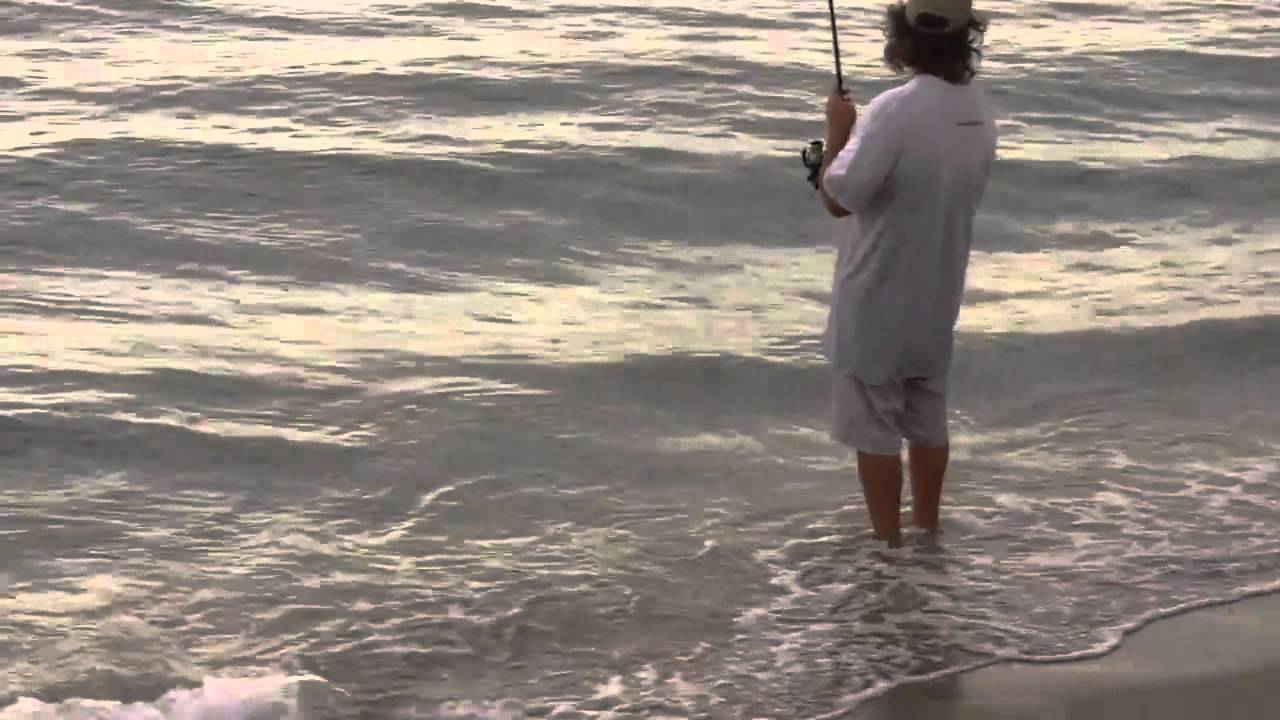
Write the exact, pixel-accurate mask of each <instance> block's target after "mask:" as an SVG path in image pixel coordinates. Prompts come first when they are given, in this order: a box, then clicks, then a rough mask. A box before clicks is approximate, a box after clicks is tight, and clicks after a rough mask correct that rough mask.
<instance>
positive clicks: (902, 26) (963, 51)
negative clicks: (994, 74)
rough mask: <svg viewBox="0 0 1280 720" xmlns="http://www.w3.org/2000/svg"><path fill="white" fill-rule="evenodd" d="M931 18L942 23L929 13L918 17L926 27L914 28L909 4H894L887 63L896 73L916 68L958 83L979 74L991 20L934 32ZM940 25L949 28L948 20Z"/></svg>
mask: <svg viewBox="0 0 1280 720" xmlns="http://www.w3.org/2000/svg"><path fill="white" fill-rule="evenodd" d="M930 21H937V22H938V23H942V21H941V19H940V18H936V17H934V16H932V15H927V14H925V15H921V16H920V17H919V18H917V22H919V23H920V24H921V26H922V27H921V28H915V27H912V26H911V23H909V22H907V10H906V6H905V5H904V4H903V3H901V2H898V3H895V4H893V5H890V6H889V7H888V8H887V9H886V11H885V21H884V37H885V45H884V62H885V64H886V65H888V66H889V67H890V68H892V69H893V70H894V71H895V72H906V71H907V70H912V71H914V72H916V73H924V74H928V75H935V76H937V77H939V78H942V79H943V80H946V81H947V82H949V83H952V84H956V85H963V84H965V83H967V82H969V81H970V80H972V79H973V78H974V77H976V76H977V75H978V62H979V61H980V60H981V59H982V39H983V35H984V34H985V33H986V32H987V23H986V22H985V21H983V20H979V19H978V18H977V17H973V18H971V19H970V20H969V24H968V26H967V27H965V28H964V29H962V30H955V31H952V32H936V31H934V32H930V31H929V30H928V27H929V24H930ZM938 27H945V23H942V24H940V25H938Z"/></svg>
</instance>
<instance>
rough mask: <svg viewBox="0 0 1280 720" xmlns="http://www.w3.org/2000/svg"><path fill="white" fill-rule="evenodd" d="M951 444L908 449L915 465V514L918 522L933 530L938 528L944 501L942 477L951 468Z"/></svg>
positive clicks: (913, 496) (920, 526)
mask: <svg viewBox="0 0 1280 720" xmlns="http://www.w3.org/2000/svg"><path fill="white" fill-rule="evenodd" d="M950 449H951V448H950V446H949V445H943V446H942V447H937V448H928V447H922V446H919V445H910V446H909V447H908V450H907V456H908V463H909V464H910V468H911V515H912V520H913V521H914V523H915V526H916V527H918V528H920V529H922V530H925V531H926V532H930V533H937V532H938V508H939V506H941V504H942V478H943V476H944V475H945V474H946V472H947V459H948V457H949V456H950Z"/></svg>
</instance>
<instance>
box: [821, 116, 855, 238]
mask: <svg viewBox="0 0 1280 720" xmlns="http://www.w3.org/2000/svg"><path fill="white" fill-rule="evenodd" d="M851 131H852V128H850V130H846V131H844V132H840V131H839V130H838V129H837V128H830V129H828V131H827V140H826V149H825V150H824V151H823V153H822V168H821V169H820V170H818V195H819V197H821V198H822V206H823V207H824V208H826V209H827V213H829V214H830V215H831V217H837V218H842V217H848V216H849V215H851V214H852V213H850V212H849V211H848V210H845V209H844V208H843V207H841V206H840V203H838V202H836V201H835V199H834V198H832V197H831V196H830V195H828V194H827V189H826V187H825V182H826V175H827V168H829V167H831V163H832V162H833V161H834V160H835V159H836V156H837V155H839V154H840V151H841V150H843V149H844V146H845V144H846V143H848V142H849V133H850V132H851Z"/></svg>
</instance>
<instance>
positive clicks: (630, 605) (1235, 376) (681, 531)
mask: <svg viewBox="0 0 1280 720" xmlns="http://www.w3.org/2000/svg"><path fill="white" fill-rule="evenodd" d="M838 5H840V21H841V36H842V47H843V49H844V51H845V64H846V70H847V75H848V77H849V81H850V83H851V86H852V88H853V93H854V97H855V99H857V100H858V101H860V102H866V101H867V100H868V99H869V98H870V97H872V96H873V95H874V94H875V93H876V92H879V91H881V90H883V89H885V88H887V87H890V86H891V85H892V84H893V83H895V82H899V80H898V79H897V78H895V77H893V76H892V75H891V74H890V73H889V72H888V71H887V70H886V69H884V68H883V67H882V65H881V64H880V63H879V61H878V58H879V54H880V35H879V30H878V22H879V14H880V12H881V10H882V8H881V6H880V4H877V3H871V4H867V3H861V4H857V5H855V4H853V3H847V2H846V3H838ZM708 7H713V9H707V8H708ZM980 8H981V9H982V10H984V11H985V13H986V14H987V16H988V17H989V18H990V20H991V29H990V32H989V34H988V37H987V44H988V55H987V57H986V59H985V60H984V62H983V66H982V68H983V73H984V78H985V82H986V83H987V85H988V87H989V89H990V92H991V94H992V96H993V98H994V100H995V102H996V103H997V105H998V107H999V108H1000V112H1001V131H1002V140H1001V147H1000V160H999V163H998V165H997V168H996V170H995V176H994V179H993V184H992V187H991V189H990V191H989V192H988V195H987V202H986V205H985V207H984V208H983V212H982V215H981V217H980V219H979V222H978V238H977V241H976V247H975V251H974V255H973V260H972V265H971V271H970V275H969V291H968V294H967V297H966V306H965V308H964V310H963V312H962V315H961V319H960V327H959V331H960V336H959V341H958V343H959V347H958V351H957V358H956V365H955V369H954V373H953V376H952V384H953V386H954V392H953V397H952V399H951V410H950V412H951V422H952V428H953V433H954V441H955V447H954V451H953V453H954V461H953V466H952V470H951V473H950V475H949V480H948V496H947V502H946V506H945V509H944V512H945V520H944V541H943V543H942V546H941V547H940V548H928V547H925V546H921V545H915V544H911V545H909V546H908V547H907V548H905V549H903V550H901V551H898V552H894V553H883V552H881V551H876V550H874V549H873V548H872V546H871V545H870V544H869V543H868V542H867V540H866V536H867V532H868V525H867V520H866V517H865V514H864V512H863V510H862V507H861V497H860V494H859V490H858V486H857V481H856V476H855V475H854V472H853V468H852V465H851V462H850V458H849V457H848V456H847V455H846V454H845V453H844V452H843V451H841V450H840V449H839V448H837V447H836V446H834V445H833V444H832V443H831V442H830V441H829V440H828V439H827V438H826V427H827V426H826V421H827V418H826V413H827V402H828V384H827V378H828V375H827V372H828V371H827V369H826V366H825V364H824V362H823V359H822V357H821V356H820V349H819V337H820V333H821V330H822V325H823V321H824V319H825V312H826V303H827V298H828V289H829V281H830V273H831V268H832V262H833V250H832V241H833V238H834V234H833V233H834V232H835V227H836V226H835V222H834V221H833V220H831V219H830V218H828V217H826V216H825V215H824V214H823V213H822V211H821V208H820V205H819V204H818V203H817V201H816V199H815V197H814V195H813V192H812V189H811V188H810V187H809V186H808V185H807V183H806V182H805V180H804V169H803V168H802V167H801V165H800V163H799V150H800V148H801V147H802V146H803V144H804V143H805V142H806V141H808V140H809V139H811V138H815V137H820V136H821V134H822V126H821V107H822V101H823V97H824V95H825V92H826V90H827V88H828V87H829V84H830V76H829V72H830V58H829V44H828V43H829V35H828V34H827V27H826V6H825V3H822V2H820V0H812V1H809V0H806V1H805V2H799V1H798V0H725V1H724V2H720V3H715V4H713V5H712V6H708V5H707V4H706V3H694V2H690V1H689V0H656V1H654V0H651V1H648V2H638V1H635V0H631V1H628V2H622V1H620V0H592V1H591V2H586V1H584V0H561V1H560V2H555V3H548V2H536V1H534V0H512V1H510V2H501V3H498V2H489V1H487V0H486V1H484V2H481V1H474V2H454V1H448V0H441V1H439V2H409V1H404V0H380V1H378V2H367V1H365V0H347V1H346V2H336V0H262V1H255V2H252V3H251V2H245V1H241V0H206V1H201V2H198V1H174V2H163V1H161V0H65V1H55V0H24V1H18V2H13V1H8V2H0V47H2V50H3V57H4V63H3V66H2V67H0V92H3V94H4V98H5V102H4V103H3V105H2V106H0V145H2V146H3V154H2V155H0V162H2V163H3V168H4V176H5V179H6V181H5V182H3V183H0V257H2V258H3V266H2V268H0V478H3V479H2V481H0V719H3V720H36V719H40V720H54V719H56V720H68V719H72V718H74V719H77V720H88V719H90V718H93V719H95V720H98V719H101V720H154V719H158V718H165V719H170V720H214V719H215V718H216V719H217V720H266V719H267V718H286V717H290V718H306V719H307V720H311V719H314V718H327V717H341V718H376V719H382V718H495V719H497V718H507V719H512V718H523V717H547V718H559V719H560V720H568V719H570V718H600V719H602V720H603V719H606V718H613V719H615V720H617V719H621V718H816V717H848V716H850V714H851V712H852V711H853V709H854V708H856V706H857V704H858V702H859V700H860V699H861V698H865V697H867V696H868V695H869V694H872V693H875V692H878V691H879V690H881V689H883V688H885V687H887V686H889V685H892V684H893V683H896V682H900V681H901V680H902V679H904V678H908V677H919V676H924V675H933V674H940V673H948V672H955V671H957V670H960V669H963V668H966V667H971V666H974V665H979V664H983V663H988V662H992V661H997V660H1000V659H1002V658H1034V659H1042V660H1054V659H1064V658H1072V657H1080V656H1086V655H1089V654H1096V653H1099V652H1105V651H1107V650H1109V649H1111V648H1113V647H1115V645H1116V643H1118V642H1120V641H1121V639H1122V637H1123V634H1124V633H1125V632H1126V631H1127V630H1131V629H1132V628H1134V627H1136V626H1138V625H1140V624H1142V623H1144V622H1146V621H1148V620H1150V619H1151V618H1153V617H1157V616H1160V615H1163V614H1167V613H1171V612H1176V611H1180V610H1182V609H1186V608H1190V607H1195V606H1198V605H1204V604H1208V603H1214V602H1221V601H1225V600H1229V599H1232V598H1236V597H1240V596H1242V595H1245V594H1250V593H1257V592H1265V591H1268V590H1274V589H1277V588H1278V587H1280V536H1278V535H1277V534H1276V532H1275V529H1276V527H1277V523H1278V522H1280V412H1277V409H1278V408H1280V212H1278V211H1277V205H1276V198H1277V188H1280V130H1277V127H1278V126H1280V125H1278V123H1277V120H1278V119H1280V81H1278V80H1277V75H1276V73H1275V64H1276V56H1277V48H1278V47H1280V9H1277V8H1276V7H1275V6H1274V5H1273V4H1268V3H1243V2H1241V3H1236V2H1217V1H1214V2H1210V1H1209V0H1185V1H1182V2H1154V1H1153V0H1141V1H1138V0H1134V1H1132V2H1126V3H1119V2H1116V3H1111V2H1067V1H1061V2H1030V1H1029V0H1001V1H997V0H986V1H985V2H982V3H981V4H980Z"/></svg>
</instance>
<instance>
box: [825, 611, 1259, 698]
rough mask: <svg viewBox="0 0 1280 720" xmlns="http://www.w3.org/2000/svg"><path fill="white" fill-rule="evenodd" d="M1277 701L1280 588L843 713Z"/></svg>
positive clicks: (910, 687)
mask: <svg viewBox="0 0 1280 720" xmlns="http://www.w3.org/2000/svg"><path fill="white" fill-rule="evenodd" d="M1277 707H1280V590H1276V591H1271V592H1268V593H1265V594H1258V595H1252V596H1246V597H1244V598H1241V599H1239V600H1235V601H1231V602H1228V603H1224V604H1219V605H1209V606H1205V607H1201V608H1195V609H1191V610H1187V611H1185V612H1181V613H1176V614H1173V615H1170V616H1167V617H1163V618H1159V619H1155V620H1152V621H1151V622H1149V623H1147V624H1146V625H1144V626H1143V627H1141V628H1139V629H1137V630H1135V631H1133V632H1132V633H1129V634H1127V635H1126V636H1125V637H1124V639H1123V640H1122V641H1121V643H1120V645H1119V646H1118V647H1117V648H1116V649H1115V650H1113V651H1112V652H1110V653H1107V654H1106V655H1102V656H1099V657H1095V658H1087V659H1080V660H1063V661H1061V662H1021V661H1009V662H996V663H994V664H991V665H987V666H985V667H981V668H978V669H975V670H971V671H967V672H960V673H957V674H954V675H949V676H946V677H941V678H936V679H929V680H918V681H913V682H908V683H905V684H903V685H899V686H897V687H894V688H891V689H889V690H887V691H886V692H884V693H883V694H880V695H877V696H875V697H872V698H869V699H868V700H866V701H864V702H862V703H861V704H859V705H858V707H856V708H854V709H853V710H851V711H849V712H847V713H844V714H841V715H838V716H835V717H840V718H844V719H845V720H924V719H925V718H928V719H929V720H980V719H986V718H993V719H994V718H998V719H999V720H1024V719H1025V720H1086V719H1087V720H1108V719H1111V718H1114V719H1115V720H1120V719H1122V718H1123V719H1124V720H1136V719H1139V718H1160V719H1161V720H1182V719H1184V718H1185V719H1186V720H1203V718H1215V720H1221V719H1235V718H1239V719H1240V720H1253V719H1254V718H1264V717H1268V716H1269V713H1270V712H1274V710H1275V708H1277Z"/></svg>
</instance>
